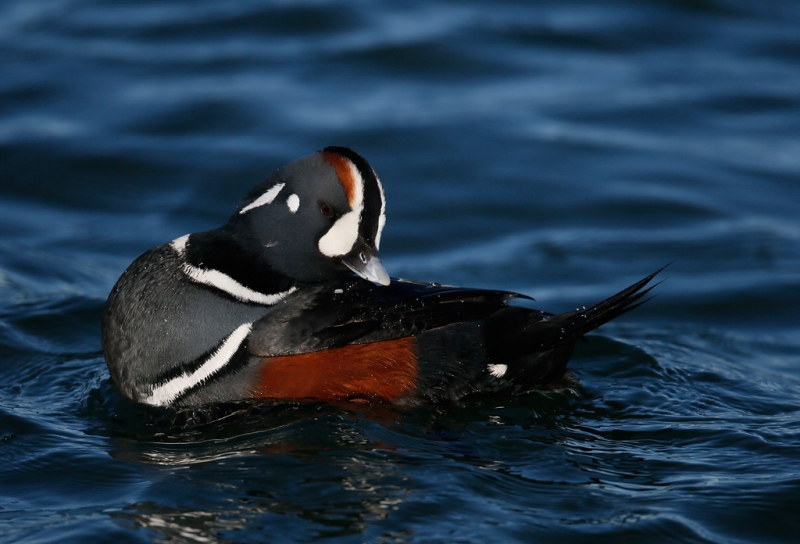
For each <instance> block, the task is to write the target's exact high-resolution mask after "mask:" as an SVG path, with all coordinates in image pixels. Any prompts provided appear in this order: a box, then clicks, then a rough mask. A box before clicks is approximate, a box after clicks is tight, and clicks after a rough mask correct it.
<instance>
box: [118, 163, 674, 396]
mask: <svg viewBox="0 0 800 544" xmlns="http://www.w3.org/2000/svg"><path fill="white" fill-rule="evenodd" d="M385 211H386V200H385V198H384V193H383V188H382V187H381V183H380V180H379V179H378V176H377V175H376V174H375V171H374V170H373V169H372V168H371V167H370V165H369V164H368V163H367V161H366V160H364V159H363V158H362V157H361V156H360V155H358V154H357V153H355V152H354V151H352V150H350V149H347V148H344V147H328V148H326V149H324V150H323V151H321V152H318V153H314V154H313V155H310V156H308V157H305V158H302V159H299V160H297V161H295V162H293V163H291V164H289V165H288V166H285V167H283V168H280V169H278V170H277V171H275V172H274V173H273V174H272V175H271V176H270V177H269V178H267V179H266V180H265V181H264V182H263V183H261V184H260V185H258V186H257V187H255V188H254V189H253V190H252V191H251V192H250V193H249V194H247V196H245V198H244V200H242V202H241V203H240V204H239V207H238V208H237V209H236V211H235V213H234V214H233V215H232V216H231V218H230V219H229V220H228V222H227V224H225V225H224V226H222V227H220V228H218V229H215V230H210V231H207V232H200V233H195V234H187V235H185V236H181V237H180V238H177V239H176V240H173V241H172V242H170V243H167V244H164V245H161V246H159V247H156V248H154V249H151V250H150V251H147V252H146V253H144V254H143V255H142V256H141V257H139V258H138V259H136V260H135V261H134V262H133V264H131V265H130V267H129V268H128V269H127V270H126V271H125V272H124V274H123V275H122V277H121V278H120V279H119V281H118V282H117V284H116V285H115V286H114V288H113V290H112V291H111V294H110V296H109V297H108V301H107V303H106V308H105V314H104V318H103V352H104V354H105V358H106V362H107V364H108V368H109V370H110V372H111V378H112V380H113V382H114V383H115V384H116V386H117V388H118V389H119V391H121V392H122V394H123V395H125V396H126V397H128V398H129V399H131V400H133V401H134V402H137V403H141V404H145V405H152V406H168V405H174V406H197V405H201V404H207V403H218V402H227V401H237V400H243V399H258V398H263V399H267V398H269V399H318V400H325V401H362V402H363V401H368V402H391V403H396V404H401V405H412V404H417V403H439V402H443V401H452V400H458V399H463V398H465V397H469V396H471V395H480V394H489V393H500V394H516V393H523V392H527V391H531V390H534V389H540V388H547V387H548V386H551V385H552V384H554V383H557V382H558V381H559V380H560V379H561V378H562V377H563V375H564V373H565V371H566V365H567V361H568V359H569V357H570V355H571V354H572V350H573V347H574V345H575V343H576V341H577V340H579V339H580V338H582V337H583V335H585V334H586V333H588V332H589V331H591V330H593V329H595V328H597V327H599V326H600V325H602V324H603V323H606V322H607V321H609V320H611V319H613V318H615V317H617V316H619V315H620V314H622V313H624V312H626V311H628V310H630V309H632V308H634V307H635V306H638V305H639V304H641V303H642V301H641V300H640V299H641V297H642V296H643V295H644V294H645V293H647V292H648V291H649V290H650V288H646V285H647V283H648V282H650V280H651V279H652V278H653V276H655V274H657V273H658V272H656V273H655V274H652V275H650V276H647V277H646V278H644V279H643V280H641V281H639V282H638V283H636V284H634V285H632V286H631V287H629V288H627V289H625V290H624V291H622V292H620V293H618V294H616V295H614V296H612V297H610V298H608V299H607V300H605V301H603V302H600V303H599V304H596V305H594V306H592V307H590V308H588V309H583V310H578V311H574V312H568V313H564V314H559V315H554V314H551V313H547V312H542V311H538V310H532V309H528V308H525V307H522V306H518V305H514V301H517V300H521V299H525V298H528V297H525V296H524V295H520V294H516V293H511V292H504V291H493V290H486V289H466V288H460V287H448V286H442V285H437V284H430V283H420V282H412V281H406V280H399V279H390V277H389V274H388V273H387V272H386V270H385V269H384V267H383V265H382V264H381V261H380V259H379V257H378V248H379V246H380V240H381V231H382V230H383V227H384V224H385V222H386V215H385Z"/></svg>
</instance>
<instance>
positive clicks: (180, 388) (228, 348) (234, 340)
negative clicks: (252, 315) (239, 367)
mask: <svg viewBox="0 0 800 544" xmlns="http://www.w3.org/2000/svg"><path fill="white" fill-rule="evenodd" d="M252 328H253V324H252V323H245V324H244V325H239V326H238V327H237V328H236V329H234V331H233V332H232V333H231V334H229V335H228V337H227V338H226V339H225V340H224V341H223V342H222V345H220V347H218V348H217V349H216V351H214V353H212V354H211V356H210V357H209V358H208V359H207V360H206V362H205V363H203V364H202V366H200V368H198V369H197V370H195V371H194V372H192V373H191V374H186V373H183V374H181V375H180V376H178V377H177V378H173V379H171V380H169V381H168V382H166V383H163V384H161V385H159V386H158V387H154V388H153V391H152V392H151V393H150V396H149V397H147V398H146V399H144V401H142V402H144V403H145V404H149V405H150V406H166V405H168V404H169V403H170V402H172V401H173V400H175V399H176V398H178V397H179V396H180V395H182V394H183V393H185V392H186V391H188V390H189V389H191V388H192V387H195V386H196V385H199V384H201V383H203V382H204V381H206V380H207V379H208V378H210V377H211V376H213V375H214V374H216V373H217V372H219V371H220V370H221V369H222V368H224V367H225V365H227V364H228V363H229V362H230V361H231V358H233V356H234V354H236V352H237V351H238V349H239V347H240V346H241V345H242V342H244V341H245V340H246V339H247V335H249V334H250V330H251V329H252Z"/></svg>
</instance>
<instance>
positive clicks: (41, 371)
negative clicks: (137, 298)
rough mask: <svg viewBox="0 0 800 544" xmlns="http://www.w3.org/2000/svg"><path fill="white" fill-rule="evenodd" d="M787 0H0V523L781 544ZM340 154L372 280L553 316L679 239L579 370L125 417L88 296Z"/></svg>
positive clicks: (791, 378)
mask: <svg viewBox="0 0 800 544" xmlns="http://www.w3.org/2000/svg"><path fill="white" fill-rule="evenodd" d="M798 23H800V8H799V7H798V6H797V4H796V3H794V2H780V1H775V2H764V3H760V4H758V5H756V4H755V3H747V2H738V1H735V0H705V1H666V0H665V1H661V2H647V3H642V2H623V1H619V2H615V1H602V2H580V1H577V0H575V1H568V2H542V3H536V4H534V3H524V2H511V1H508V2H489V1H486V0H482V1H478V0H475V1H471V2H444V1H436V2H406V3H403V5H402V6H401V5H397V4H396V3H391V2H360V1H355V0H354V1H344V2H336V3H333V2H325V1H307V2H271V3H266V2H249V1H244V0H233V1H228V2H178V1H176V2H168V3H162V2H133V1H130V0H128V1H122V2H108V1H81V0H57V1H44V0H24V1H23V0H8V1H6V2H4V3H3V4H2V6H0V60H1V62H0V539H2V541H5V542H102V541H114V542H117V543H119V542H150V541H157V542H264V541H274V542H284V541H303V542H305V541H316V540H322V539H326V538H332V539H333V540H336V541H343V542H501V541H510V542H513V541H518V542H527V541H559V542H564V543H566V542H584V541H588V540H591V541H592V542H614V543H619V542H648V543H649V542H753V543H756V542H757V543H763V542H792V541H795V540H796V538H797V537H796V535H797V533H798V531H799V530H800V521H798V519H800V518H798V516H797V506H796V505H797V504H798V502H799V501H800V319H798V317H797V308H798V307H800V219H798V217H800V215H799V214H798V209H800V130H799V129H798V127H800V90H799V89H800V34H798V32H797V28H798ZM334 144H335V145H346V146H350V147H352V148H354V149H356V150H357V151H358V152H360V153H361V154H363V155H364V156H365V157H366V158H367V159H368V160H369V161H370V162H371V163H372V165H373V166H374V167H375V169H376V170H377V172H378V173H379V175H380V176H381V179H382V181H383V184H384V187H385V189H386V193H387V198H388V217H389V219H388V224H387V227H386V230H385V231H384V236H383V241H382V256H383V260H384V263H385V264H386V266H387V268H388V270H389V271H390V273H391V274H392V275H393V276H396V277H405V278H411V279H420V280H430V281H439V282H444V283H448V284H456V285H468V286H476V287H490V288H500V289H508V290H516V291H521V292H524V293H526V294H528V295H531V296H533V297H535V298H536V299H537V304H538V305H539V306H540V307H542V308H545V309H548V310H551V311H564V310H568V309H571V308H574V307H577V306H582V305H588V304H590V303H594V302H596V301H598V300H601V299H602V298H605V297H606V296H608V295H610V294H611V293H613V292H616V291H617V290H619V289H620V288H622V287H624V286H626V285H628V284H630V283H632V282H633V281H635V280H637V279H639V278H640V277H642V276H644V275H646V274H648V273H650V272H651V271H653V270H655V269H657V268H660V267H661V266H663V265H664V264H666V263H669V262H673V261H674V262H673V264H672V265H671V266H670V267H669V268H668V269H667V271H666V273H665V278H666V281H665V282H664V283H662V284H661V286H659V287H658V288H657V289H656V291H657V292H658V296H657V297H656V298H655V299H653V300H651V301H650V302H648V303H647V305H645V306H644V307H642V308H639V309H637V310H636V311H635V312H633V313H631V314H628V315H626V316H624V317H623V318H621V319H619V320H618V321H616V322H614V323H612V324H609V325H607V326H605V327H603V328H602V329H600V330H599V331H597V332H596V333H594V334H592V335H591V336H590V342H589V343H587V344H582V345H581V346H580V347H579V349H578V351H577V352H576V354H575V356H574V358H573V361H572V363H571V368H572V369H573V375H574V378H575V380H576V383H575V385H574V387H573V388H572V389H571V390H569V391H562V392H550V393H541V394H532V395H528V396H525V397H517V398H509V399H499V400H497V399H495V400H492V401H484V402H475V403H469V404H465V405H458V406H446V407H437V408H421V409H418V410H412V411H398V410H395V409H392V408H387V407H380V406H374V407H367V408H364V407H361V408H359V407H353V406H346V405H345V406H328V405H318V404H309V403H306V404H303V403H297V404H291V403H290V404H284V405H278V406H243V407H239V408H240V409H239V410H238V411H234V412H233V413H229V414H228V416H227V417H225V418H223V419H222V420H216V421H212V419H213V418H214V417H217V416H219V415H220V414H219V413H216V414H214V413H212V414H208V413H177V414H176V413H172V412H167V413H157V414H153V413H148V412H145V411H143V410H141V409H140V408H137V407H135V406H132V405H131V404H130V403H128V402H126V401H125V400H124V399H122V398H121V397H120V396H119V395H118V394H117V393H116V392H115V391H114V390H113V388H112V386H111V384H110V382H109V378H108V372H107V370H106V368H105V363H104V361H103V357H102V352H101V347H100V336H99V326H100V317H101V313H102V308H103V304H104V302H105V298H106V296H107V294H108V292H109V290H110V289H111V287H112V285H113V284H114V282H115V281H116V279H117V278H118V277H119V275H120V274H121V273H122V271H123V270H124V269H125V268H126V267H127V265H128V264H129V263H130V262H131V261H132V260H133V259H134V258H135V257H136V256H138V255H139V254H140V253H142V252H143V251H145V250H146V249H148V248H150V247H152V246H154V245H157V244H161V243H163V242H165V241H168V240H172V239H174V238H176V237H178V236H180V235H183V234H185V233H187V232H194V231H199V230H205V229H209V228H213V227H215V226H217V225H219V224H221V223H222V222H224V221H225V220H226V218H227V217H228V215H229V214H230V213H231V212H232V211H233V210H234V208H235V206H236V204H237V203H238V200H239V198H240V197H241V196H242V195H243V194H244V193H245V192H246V191H247V190H249V188H250V187H251V186H253V185H255V184H256V183H257V182H258V181H260V180H261V179H263V178H264V177H265V176H266V175H267V174H268V173H269V172H270V171H271V170H273V169H274V168H276V167H279V166H282V165H283V164H286V163H288V162H290V161H291V160H294V159H295V158H298V157H300V156H304V155H307V154H309V153H311V152H313V151H315V150H318V149H321V148H323V147H325V146H327V145H334Z"/></svg>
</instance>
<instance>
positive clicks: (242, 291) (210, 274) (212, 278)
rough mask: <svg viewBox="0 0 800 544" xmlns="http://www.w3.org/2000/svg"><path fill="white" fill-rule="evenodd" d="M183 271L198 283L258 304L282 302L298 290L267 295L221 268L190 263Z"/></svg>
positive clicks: (294, 288)
mask: <svg viewBox="0 0 800 544" xmlns="http://www.w3.org/2000/svg"><path fill="white" fill-rule="evenodd" d="M183 272H184V274H186V275H187V276H189V277H190V278H191V279H193V280H194V281H196V282H197V283H202V284H204V285H208V286H210V287H214V288H215V289H219V290H220V291H224V292H226V293H228V294H229V295H231V296H232V297H234V298H237V299H239V300H241V301H242V302H254V303H256V304H264V305H267V306H272V305H273V304H277V303H278V302H280V301H281V300H282V299H283V298H284V297H286V296H287V295H290V294H291V293H294V292H295V291H297V287H292V288H291V289H289V290H288V291H283V292H282V293H274V294H271V295H265V294H264V293H259V292H258V291H254V290H252V289H250V288H249V287H245V286H244V285H242V284H241V283H239V282H238V281H236V280H235V279H233V278H232V277H230V276H228V275H227V274H223V273H222V272H220V271H219V270H214V269H213V268H212V269H203V268H197V267H196V266H192V265H190V264H184V265H183Z"/></svg>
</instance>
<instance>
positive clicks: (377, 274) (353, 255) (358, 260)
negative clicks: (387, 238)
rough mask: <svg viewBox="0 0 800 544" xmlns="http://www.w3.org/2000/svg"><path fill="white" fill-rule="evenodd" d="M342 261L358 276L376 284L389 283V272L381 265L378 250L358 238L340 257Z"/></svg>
mask: <svg viewBox="0 0 800 544" xmlns="http://www.w3.org/2000/svg"><path fill="white" fill-rule="evenodd" d="M342 263H343V264H344V265H345V266H346V267H347V268H349V269H350V270H352V271H353V272H355V273H356V274H357V275H358V276H360V277H362V278H364V279H365V280H367V281H371V282H372V283H376V284H378V285H389V283H391V281H392V280H391V279H389V273H388V272H387V271H386V269H385V268H384V267H383V264H382V263H381V260H380V258H379V257H378V250H377V249H375V248H374V247H372V246H370V245H368V244H367V243H366V242H364V241H362V240H359V241H358V242H356V245H355V247H354V248H353V249H352V250H351V251H350V253H348V254H347V255H345V256H344V257H342Z"/></svg>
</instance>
